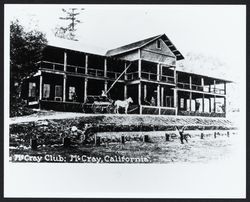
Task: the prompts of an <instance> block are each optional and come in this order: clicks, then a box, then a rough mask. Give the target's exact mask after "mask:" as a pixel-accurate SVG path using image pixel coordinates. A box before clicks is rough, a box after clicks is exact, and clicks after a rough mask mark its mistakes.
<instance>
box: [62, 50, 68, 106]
mask: <svg viewBox="0 0 250 202" xmlns="http://www.w3.org/2000/svg"><path fill="white" fill-rule="evenodd" d="M63 70H64V75H63V102H65V101H66V79H67V75H66V73H65V72H66V71H67V52H64V63H63Z"/></svg>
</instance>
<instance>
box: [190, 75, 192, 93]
mask: <svg viewBox="0 0 250 202" xmlns="http://www.w3.org/2000/svg"><path fill="white" fill-rule="evenodd" d="M189 88H190V90H192V76H189Z"/></svg>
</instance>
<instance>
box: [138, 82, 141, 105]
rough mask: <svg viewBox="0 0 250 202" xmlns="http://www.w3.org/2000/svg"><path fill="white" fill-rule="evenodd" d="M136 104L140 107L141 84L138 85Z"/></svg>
mask: <svg viewBox="0 0 250 202" xmlns="http://www.w3.org/2000/svg"><path fill="white" fill-rule="evenodd" d="M138 104H139V105H141V82H140V83H138Z"/></svg>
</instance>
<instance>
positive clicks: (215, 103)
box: [214, 95, 216, 113]
mask: <svg viewBox="0 0 250 202" xmlns="http://www.w3.org/2000/svg"><path fill="white" fill-rule="evenodd" d="M214 113H216V96H215V95H214Z"/></svg>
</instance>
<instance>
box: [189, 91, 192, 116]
mask: <svg viewBox="0 0 250 202" xmlns="http://www.w3.org/2000/svg"><path fill="white" fill-rule="evenodd" d="M189 111H192V92H189Z"/></svg>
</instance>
